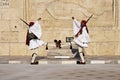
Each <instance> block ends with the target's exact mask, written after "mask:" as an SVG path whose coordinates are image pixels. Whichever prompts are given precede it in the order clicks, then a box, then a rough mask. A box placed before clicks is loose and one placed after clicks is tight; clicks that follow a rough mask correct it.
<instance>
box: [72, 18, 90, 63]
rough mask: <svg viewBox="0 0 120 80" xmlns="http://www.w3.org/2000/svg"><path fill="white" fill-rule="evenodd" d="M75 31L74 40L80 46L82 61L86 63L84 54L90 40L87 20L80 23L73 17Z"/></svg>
mask: <svg viewBox="0 0 120 80" xmlns="http://www.w3.org/2000/svg"><path fill="white" fill-rule="evenodd" d="M73 32H74V35H75V38H74V40H73V42H74V43H75V44H77V45H78V47H79V48H78V51H79V54H80V57H81V63H85V59H84V56H83V54H85V48H87V47H88V43H89V42H90V38H89V35H88V29H87V27H86V21H85V20H83V21H81V23H80V22H78V21H77V20H76V19H74V17H73Z"/></svg>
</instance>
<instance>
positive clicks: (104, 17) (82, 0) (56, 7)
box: [36, 0, 115, 26]
mask: <svg viewBox="0 0 120 80" xmlns="http://www.w3.org/2000/svg"><path fill="white" fill-rule="evenodd" d="M36 3H37V6H36V7H37V10H40V11H38V12H39V14H44V12H45V10H47V11H48V13H49V15H51V16H52V17H53V18H55V19H71V16H75V17H76V18H77V19H87V18H88V17H89V16H90V15H91V14H94V16H93V22H95V25H100V26H113V24H114V23H113V22H114V7H115V6H114V5H113V0H92V1H91V0H49V1H47V0H45V1H43V0H42V1H39V0H37V2H36ZM103 24H104V25H103Z"/></svg>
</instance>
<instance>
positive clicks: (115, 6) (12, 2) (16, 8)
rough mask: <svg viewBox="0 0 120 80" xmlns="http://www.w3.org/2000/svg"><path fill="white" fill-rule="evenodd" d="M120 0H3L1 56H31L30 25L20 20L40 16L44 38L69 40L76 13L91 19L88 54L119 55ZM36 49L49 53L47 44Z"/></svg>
mask: <svg viewBox="0 0 120 80" xmlns="http://www.w3.org/2000/svg"><path fill="white" fill-rule="evenodd" d="M119 5H120V0H0V56H8V55H9V56H29V55H31V54H32V53H33V51H30V50H29V49H28V46H26V45H25V38H26V32H27V26H26V25H25V24H24V23H23V22H21V21H20V20H19V18H22V19H24V20H25V21H27V22H30V21H35V20H36V19H37V18H39V17H41V18H42V21H41V26H42V38H41V39H42V40H43V41H45V42H53V41H54V39H59V40H62V42H65V41H66V37H73V36H74V35H73V30H72V19H71V17H72V16H74V17H75V18H76V19H78V20H79V21H81V20H82V19H85V20H87V19H88V17H89V16H90V15H92V14H93V15H94V16H93V17H92V18H91V20H90V21H89V22H88V24H87V25H88V28H89V32H90V38H91V43H90V44H89V47H88V48H87V55H120V6H119ZM37 52H38V53H39V55H41V56H46V50H45V47H44V46H42V47H40V48H39V49H38V50H37Z"/></svg>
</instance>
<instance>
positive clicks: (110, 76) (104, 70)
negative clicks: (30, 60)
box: [0, 64, 120, 80]
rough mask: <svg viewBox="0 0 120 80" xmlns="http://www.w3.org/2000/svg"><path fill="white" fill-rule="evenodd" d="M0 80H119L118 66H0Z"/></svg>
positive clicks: (119, 65)
mask: <svg viewBox="0 0 120 80" xmlns="http://www.w3.org/2000/svg"><path fill="white" fill-rule="evenodd" d="M0 80H120V64H106V65H101V64H99V65H97V64H94V65H91V64H86V65H73V64H72V65H65V64H64V65H60V64H54V65H51V64H48V65H43V64H41V65H29V64H14V65H13V64H0Z"/></svg>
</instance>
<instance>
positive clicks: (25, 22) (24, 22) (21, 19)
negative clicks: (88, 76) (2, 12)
mask: <svg viewBox="0 0 120 80" xmlns="http://www.w3.org/2000/svg"><path fill="white" fill-rule="evenodd" d="M19 19H20V20H21V21H23V22H24V23H25V24H26V25H27V26H29V24H28V23H27V22H26V21H24V20H23V19H21V18H19Z"/></svg>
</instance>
